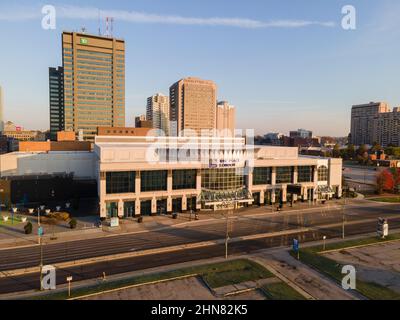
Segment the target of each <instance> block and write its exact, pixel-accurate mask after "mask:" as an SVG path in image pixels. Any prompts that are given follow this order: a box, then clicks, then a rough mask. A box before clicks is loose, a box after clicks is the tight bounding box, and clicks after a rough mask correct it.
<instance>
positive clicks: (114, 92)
mask: <svg viewBox="0 0 400 320" xmlns="http://www.w3.org/2000/svg"><path fill="white" fill-rule="evenodd" d="M62 47H63V67H64V119H65V120H64V122H65V125H64V128H65V130H72V131H75V132H79V131H81V130H82V131H83V137H84V139H85V140H93V139H94V136H95V134H96V132H97V127H100V126H108V127H124V126H125V42H124V40H120V39H115V38H110V37H101V36H95V35H88V34H85V33H76V32H64V33H63V34H62Z"/></svg>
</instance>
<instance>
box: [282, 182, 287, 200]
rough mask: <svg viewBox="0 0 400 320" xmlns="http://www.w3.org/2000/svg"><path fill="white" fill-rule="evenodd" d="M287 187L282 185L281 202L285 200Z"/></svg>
mask: <svg viewBox="0 0 400 320" xmlns="http://www.w3.org/2000/svg"><path fill="white" fill-rule="evenodd" d="M286 188H287V187H286V186H283V187H282V202H286V201H287V189H286Z"/></svg>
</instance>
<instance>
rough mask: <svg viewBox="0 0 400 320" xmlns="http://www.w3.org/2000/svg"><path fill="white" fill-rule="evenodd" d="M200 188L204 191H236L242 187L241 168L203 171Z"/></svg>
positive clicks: (242, 175) (242, 174)
mask: <svg viewBox="0 0 400 320" xmlns="http://www.w3.org/2000/svg"><path fill="white" fill-rule="evenodd" d="M201 186H202V188H203V189H206V190H220V191H222V190H238V189H242V188H243V186H244V172H243V168H223V169H204V170H202V171H201Z"/></svg>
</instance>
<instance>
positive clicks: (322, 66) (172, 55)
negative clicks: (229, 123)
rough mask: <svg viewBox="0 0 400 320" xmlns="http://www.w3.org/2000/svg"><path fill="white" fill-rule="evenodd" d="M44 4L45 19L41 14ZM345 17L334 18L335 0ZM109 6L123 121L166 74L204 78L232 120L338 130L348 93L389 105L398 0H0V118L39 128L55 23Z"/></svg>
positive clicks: (55, 44)
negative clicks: (349, 11) (121, 45)
mask: <svg viewBox="0 0 400 320" xmlns="http://www.w3.org/2000/svg"><path fill="white" fill-rule="evenodd" d="M44 5H53V6H54V7H55V8H56V13H57V20H56V29H55V30H44V29H43V28H42V25H41V21H42V18H43V16H44V15H43V14H42V13H41V10H42V7H43V6H44ZM345 5H353V6H354V8H355V9H356V18H357V20H356V29H355V30H345V29H343V28H342V18H343V16H344V15H343V14H342V7H343V6H345ZM99 15H100V17H101V19H100V20H101V28H102V31H104V17H105V16H112V17H114V20H115V22H114V35H115V36H116V37H120V38H123V39H124V40H125V41H126V124H127V125H128V126H132V125H133V123H134V120H133V119H134V116H136V115H138V114H144V113H145V106H146V98H147V97H148V96H151V95H153V94H155V93H157V92H161V93H164V94H168V90H169V86H170V85H171V84H173V83H174V82H176V81H177V80H179V79H181V78H184V77H188V76H195V77H200V78H203V79H207V80H213V81H215V82H216V84H217V86H218V94H217V96H218V99H219V100H227V101H229V102H230V103H231V104H233V105H234V106H236V108H237V111H236V112H237V128H241V129H254V130H255V131H256V133H258V134H263V133H267V132H282V133H288V131H289V130H295V129H298V128H306V129H309V130H312V131H313V132H314V134H315V135H331V136H345V135H347V134H348V132H349V127H350V111H351V106H352V105H353V104H359V103H367V102H370V101H386V102H388V103H389V104H390V105H391V106H392V107H395V106H398V105H400V90H399V89H398V87H399V81H400V80H399V77H398V74H399V70H400V59H399V57H398V54H399V49H400V41H399V38H400V19H398V16H399V15H400V3H399V1H398V0H380V1H374V0H346V1H339V0H325V1H321V0H191V1H187V0H131V1H115V0H114V1H102V0H97V1H90V0H80V1H66V0H64V1H52V0H47V2H42V1H35V0H29V1H12V2H10V1H5V0H0V39H1V46H0V86H2V87H3V92H4V96H5V97H4V104H5V105H4V114H5V120H11V121H13V122H14V123H16V124H18V125H21V126H23V127H25V128H27V129H42V130H44V129H48V128H49V101H48V100H49V99H48V67H52V66H54V67H55V66H58V65H61V63H62V62H61V33H62V31H64V30H67V31H79V30H80V29H81V28H82V27H85V28H86V29H87V32H88V33H94V34H97V33H98V28H99V18H98V17H99Z"/></svg>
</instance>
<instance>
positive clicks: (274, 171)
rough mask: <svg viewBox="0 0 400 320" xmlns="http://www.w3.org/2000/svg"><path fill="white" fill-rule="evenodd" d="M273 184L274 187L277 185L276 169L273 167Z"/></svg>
mask: <svg viewBox="0 0 400 320" xmlns="http://www.w3.org/2000/svg"><path fill="white" fill-rule="evenodd" d="M271 184H272V185H273V186H274V185H276V167H272V172H271Z"/></svg>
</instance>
